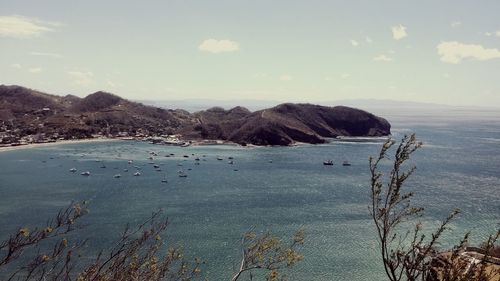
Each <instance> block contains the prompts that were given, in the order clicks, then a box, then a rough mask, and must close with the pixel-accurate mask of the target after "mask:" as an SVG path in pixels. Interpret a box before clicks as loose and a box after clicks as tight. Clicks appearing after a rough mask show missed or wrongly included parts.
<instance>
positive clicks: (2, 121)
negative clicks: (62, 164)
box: [0, 85, 391, 146]
mask: <svg viewBox="0 0 500 281" xmlns="http://www.w3.org/2000/svg"><path fill="white" fill-rule="evenodd" d="M390 128H391V126H390V124H389V122H387V120H385V119H383V118H381V117H378V116H375V115H373V114H371V113H368V112H366V111H363V110H359V109H355V108H350V107H345V106H335V107H326V106H320V105H312V104H292V103H284V104H280V105H278V106H275V107H272V108H269V109H264V110H259V111H255V112H250V111H249V110H248V109H246V108H244V107H240V106H238V107H235V108H232V109H230V110H225V109H223V108H219V107H215V108H210V109H207V110H203V111H199V112H194V113H190V112H188V111H186V110H182V109H175V110H173V109H164V108H157V107H152V106H146V105H143V104H141V103H137V102H132V101H129V100H126V99H123V98H121V97H119V96H116V95H113V94H110V93H106V92H96V93H93V94H90V95H88V96H87V97H85V98H79V97H76V96H73V95H66V96H57V95H50V94H46V93H42V92H39V91H35V90H31V89H28V88H25V87H21V86H5V85H0V145H1V146H13V145H22V144H29V143H44V142H54V141H57V140H71V139H89V138H99V137H108V138H115V137H122V138H137V139H149V140H153V141H154V142H162V143H177V144H181V143H189V142H190V141H201V140H208V141H223V142H233V143H238V144H241V145H246V144H253V145H291V144H294V143H297V142H302V143H311V144H317V143H324V142H326V141H327V139H328V138H335V137H339V136H354V137H372V136H373V137H376V136H385V135H389V134H390Z"/></svg>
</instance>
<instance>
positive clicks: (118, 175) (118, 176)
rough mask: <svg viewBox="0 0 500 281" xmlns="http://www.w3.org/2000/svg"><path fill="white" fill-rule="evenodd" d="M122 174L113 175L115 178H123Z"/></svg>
mask: <svg viewBox="0 0 500 281" xmlns="http://www.w3.org/2000/svg"><path fill="white" fill-rule="evenodd" d="M121 176H122V175H120V174H116V175H114V176H113V177H114V178H115V179H117V178H121Z"/></svg>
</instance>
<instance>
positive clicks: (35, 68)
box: [28, 67, 42, 73]
mask: <svg viewBox="0 0 500 281" xmlns="http://www.w3.org/2000/svg"><path fill="white" fill-rule="evenodd" d="M28 71H29V72H30V73H40V72H42V68H41V67H31V68H29V69H28Z"/></svg>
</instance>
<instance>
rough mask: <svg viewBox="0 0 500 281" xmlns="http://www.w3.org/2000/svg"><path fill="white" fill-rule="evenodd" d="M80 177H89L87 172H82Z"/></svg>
mask: <svg viewBox="0 0 500 281" xmlns="http://www.w3.org/2000/svg"><path fill="white" fill-rule="evenodd" d="M80 175H82V176H90V172H89V171H86V172H82V173H81V174H80Z"/></svg>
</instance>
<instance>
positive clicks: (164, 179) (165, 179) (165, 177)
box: [161, 174, 168, 183]
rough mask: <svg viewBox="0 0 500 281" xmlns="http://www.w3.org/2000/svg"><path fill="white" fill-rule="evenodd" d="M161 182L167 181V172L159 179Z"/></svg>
mask: <svg viewBox="0 0 500 281" xmlns="http://www.w3.org/2000/svg"><path fill="white" fill-rule="evenodd" d="M161 182H163V183H167V182H168V181H167V174H165V176H164V177H163V179H162V180H161Z"/></svg>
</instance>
